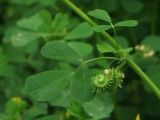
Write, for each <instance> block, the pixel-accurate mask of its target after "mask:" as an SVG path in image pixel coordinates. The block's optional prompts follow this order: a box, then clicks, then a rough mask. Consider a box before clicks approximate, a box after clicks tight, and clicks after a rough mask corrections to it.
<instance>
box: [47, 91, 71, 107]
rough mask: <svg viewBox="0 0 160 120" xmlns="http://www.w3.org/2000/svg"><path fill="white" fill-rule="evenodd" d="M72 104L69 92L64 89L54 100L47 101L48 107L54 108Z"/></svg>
mask: <svg viewBox="0 0 160 120" xmlns="http://www.w3.org/2000/svg"><path fill="white" fill-rule="evenodd" d="M72 102H73V99H72V96H71V92H70V90H68V89H65V90H64V91H63V92H62V93H61V94H60V95H59V96H57V97H56V98H55V99H54V100H51V101H49V103H50V105H52V106H55V107H57V106H58V107H65V108H67V107H69V106H70V104H71V103H72Z"/></svg>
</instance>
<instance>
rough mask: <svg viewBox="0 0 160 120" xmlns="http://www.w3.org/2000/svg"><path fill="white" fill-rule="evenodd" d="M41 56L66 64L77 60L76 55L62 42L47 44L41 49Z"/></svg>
mask: <svg viewBox="0 0 160 120" xmlns="http://www.w3.org/2000/svg"><path fill="white" fill-rule="evenodd" d="M41 54H42V55H43V56H44V57H47V58H51V59H55V60H63V61H68V62H71V61H77V60H79V56H78V54H77V53H76V52H75V51H74V50H73V49H72V48H70V46H68V45H67V43H66V42H64V41H54V42H49V43H47V44H46V45H45V46H44V47H42V49H41Z"/></svg>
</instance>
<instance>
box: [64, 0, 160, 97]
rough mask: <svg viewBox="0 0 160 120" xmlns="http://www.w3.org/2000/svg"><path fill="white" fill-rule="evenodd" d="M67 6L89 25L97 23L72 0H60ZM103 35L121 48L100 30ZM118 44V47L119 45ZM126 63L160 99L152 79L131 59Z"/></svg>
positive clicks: (120, 54)
mask: <svg viewBox="0 0 160 120" xmlns="http://www.w3.org/2000/svg"><path fill="white" fill-rule="evenodd" d="M62 1H63V2H64V3H65V4H66V5H67V6H68V7H69V8H71V9H72V10H73V11H74V12H76V13H77V14H78V15H79V16H80V17H81V18H82V19H84V20H85V21H87V22H88V23H90V24H91V25H93V26H95V25H97V24H96V23H95V22H94V21H93V20H92V19H91V18H89V17H88V16H87V15H86V14H85V13H84V12H83V11H81V10H80V9H79V8H78V7H77V6H75V5H74V4H73V3H72V2H70V1H69V0H62ZM101 34H102V35H103V37H104V38H105V39H106V40H108V41H109V42H110V43H111V44H112V46H113V47H114V48H115V50H119V49H122V47H121V46H120V45H118V44H117V43H116V41H115V40H114V38H113V37H112V36H110V35H109V34H108V33H107V32H102V33H101ZM119 46H120V47H119ZM118 54H119V56H121V57H125V55H124V54H123V53H118ZM127 63H128V65H130V67H131V68H132V69H133V70H134V71H135V72H136V73H137V74H138V75H139V76H140V78H142V79H143V80H144V81H145V82H146V83H147V84H148V85H149V86H150V88H151V89H152V91H153V92H154V93H155V94H156V95H157V96H158V98H159V99H160V90H159V88H158V87H157V86H156V85H155V84H154V83H153V82H152V80H151V79H150V78H149V77H148V76H147V75H146V74H145V73H144V72H143V71H142V70H141V68H139V66H138V65H137V64H136V63H135V62H134V61H133V60H132V59H131V58H128V59H127Z"/></svg>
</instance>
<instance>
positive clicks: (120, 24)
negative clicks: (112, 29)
mask: <svg viewBox="0 0 160 120" xmlns="http://www.w3.org/2000/svg"><path fill="white" fill-rule="evenodd" d="M137 25H138V22H137V21H136V20H125V21H120V22H118V23H116V24H115V25H114V26H116V27H117V26H118V27H135V26H137Z"/></svg>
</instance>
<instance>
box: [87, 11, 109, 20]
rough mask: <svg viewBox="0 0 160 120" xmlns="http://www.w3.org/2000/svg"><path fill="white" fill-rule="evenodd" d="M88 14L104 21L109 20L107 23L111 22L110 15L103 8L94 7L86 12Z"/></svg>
mask: <svg viewBox="0 0 160 120" xmlns="http://www.w3.org/2000/svg"><path fill="white" fill-rule="evenodd" d="M88 14H89V15H90V16H92V17H95V18H97V19H100V20H104V21H106V22H109V23H110V22H111V17H110V16H109V14H108V13H107V12H106V11H104V10H101V9H95V10H92V11H90V12H88Z"/></svg>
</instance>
